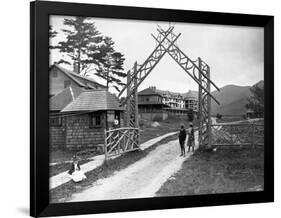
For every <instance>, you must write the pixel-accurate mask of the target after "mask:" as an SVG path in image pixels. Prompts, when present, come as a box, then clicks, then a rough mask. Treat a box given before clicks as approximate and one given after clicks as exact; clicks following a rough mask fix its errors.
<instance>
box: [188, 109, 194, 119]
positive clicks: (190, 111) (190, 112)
mask: <svg viewBox="0 0 281 218" xmlns="http://www.w3.org/2000/svg"><path fill="white" fill-rule="evenodd" d="M187 120H188V121H189V122H192V121H193V120H194V111H193V109H191V108H190V109H188V111H187Z"/></svg>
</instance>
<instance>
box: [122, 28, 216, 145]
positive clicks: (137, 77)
mask: <svg viewBox="0 0 281 218" xmlns="http://www.w3.org/2000/svg"><path fill="white" fill-rule="evenodd" d="M173 30H174V26H170V27H169V28H168V30H166V31H164V30H163V29H162V28H161V27H160V26H158V28H157V32H158V35H157V36H154V35H153V34H151V35H152V37H153V38H154V39H155V41H156V43H157V45H156V47H155V49H154V50H153V51H152V53H151V54H150V55H149V56H148V58H147V59H146V60H145V61H144V63H143V64H142V65H138V64H137V62H136V63H135V64H134V67H133V68H132V69H131V70H129V71H128V73H127V84H126V85H125V86H124V87H123V89H122V90H121V91H120V93H119V96H118V97H119V98H120V97H121V95H122V94H123V93H124V91H125V90H127V95H126V97H125V98H124V99H123V101H122V102H121V106H124V105H126V112H127V113H126V116H127V117H126V119H125V120H126V122H125V124H126V126H128V127H131V128H138V127H139V125H138V96H137V92H138V87H139V85H140V84H141V83H142V82H143V81H144V79H145V78H146V77H147V76H148V75H149V74H150V72H151V71H152V70H153V69H154V68H155V66H156V65H157V64H158V63H159V61H160V60H161V59H162V57H163V56H164V55H165V54H166V53H168V54H169V55H170V56H171V58H172V59H174V60H175V61H176V62H177V63H178V64H179V65H180V67H181V68H182V69H183V70H184V71H185V72H186V73H187V74H188V75H189V76H190V77H191V78H192V79H193V80H194V81H195V82H196V83H197V84H198V88H199V92H198V103H199V108H198V118H199V138H198V140H199V146H200V147H203V148H206V147H207V148H209V147H210V146H211V99H213V100H214V101H215V102H216V103H217V104H219V101H218V100H217V99H216V98H215V97H214V96H213V95H212V94H211V86H213V87H214V88H215V89H216V90H218V91H219V88H218V87H217V86H216V84H215V83H214V82H213V81H212V80H211V79H210V67H209V65H208V64H206V63H205V62H204V61H203V60H202V59H201V58H200V57H199V58H198V59H197V60H196V61H192V60H191V59H190V58H189V57H188V56H187V55H186V54H185V53H184V52H183V51H182V50H181V49H180V48H179V47H178V46H177V45H176V44H175V43H176V41H177V39H178V38H179V37H180V35H181V34H175V33H174V32H173Z"/></svg>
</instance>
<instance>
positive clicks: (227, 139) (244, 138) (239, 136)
mask: <svg viewBox="0 0 281 218" xmlns="http://www.w3.org/2000/svg"><path fill="white" fill-rule="evenodd" d="M211 133H212V142H211V144H212V146H214V147H216V146H252V147H255V146H261V145H264V125H263V124H256V123H246V124H242V123H241V124H224V123H222V124H214V125H211Z"/></svg>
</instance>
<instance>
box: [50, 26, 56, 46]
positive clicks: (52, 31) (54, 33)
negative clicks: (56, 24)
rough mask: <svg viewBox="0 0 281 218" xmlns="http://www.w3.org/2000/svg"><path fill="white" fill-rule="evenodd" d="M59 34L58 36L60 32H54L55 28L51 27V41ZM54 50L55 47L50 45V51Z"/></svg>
mask: <svg viewBox="0 0 281 218" xmlns="http://www.w3.org/2000/svg"><path fill="white" fill-rule="evenodd" d="M57 34H58V32H57V31H55V30H53V27H52V26H51V25H50V26H49V38H50V39H51V38H54V37H56V36H57ZM54 48H55V46H53V45H49V49H54Z"/></svg>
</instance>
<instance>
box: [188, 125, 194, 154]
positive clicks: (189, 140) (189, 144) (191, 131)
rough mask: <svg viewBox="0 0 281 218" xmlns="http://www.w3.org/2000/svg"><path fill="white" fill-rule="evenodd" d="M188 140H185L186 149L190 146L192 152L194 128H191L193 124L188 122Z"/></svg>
mask: <svg viewBox="0 0 281 218" xmlns="http://www.w3.org/2000/svg"><path fill="white" fill-rule="evenodd" d="M187 133H188V140H187V146H188V151H187V152H189V151H190V147H192V152H194V146H195V138H194V129H193V124H192V123H191V124H189V128H188V132H187Z"/></svg>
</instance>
